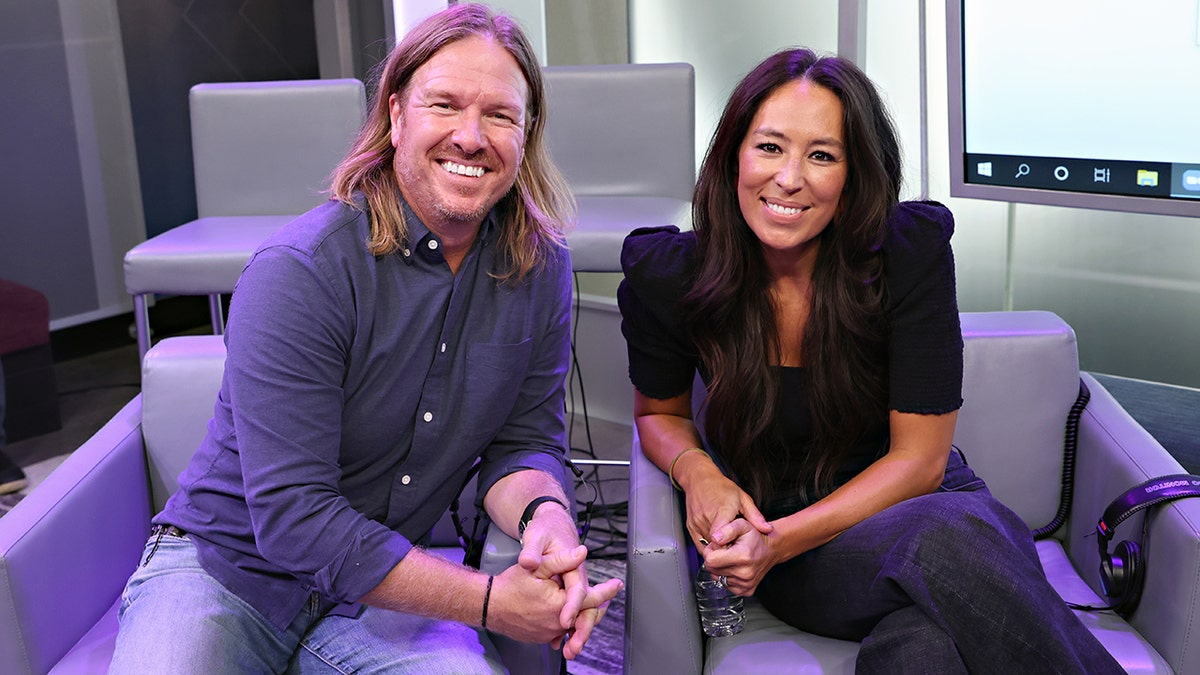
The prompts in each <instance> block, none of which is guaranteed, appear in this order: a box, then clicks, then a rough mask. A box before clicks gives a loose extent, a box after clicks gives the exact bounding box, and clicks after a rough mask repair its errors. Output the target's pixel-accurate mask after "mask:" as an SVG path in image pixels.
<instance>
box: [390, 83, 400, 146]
mask: <svg viewBox="0 0 1200 675" xmlns="http://www.w3.org/2000/svg"><path fill="white" fill-rule="evenodd" d="M388 119H390V120H391V123H392V133H391V136H392V147H395V146H396V144H397V143H399V142H400V131H401V129H403V128H404V101H403V99H402V97H401V96H400V94H399V93H398V92H397V93H395V94H392V95H391V96H388Z"/></svg>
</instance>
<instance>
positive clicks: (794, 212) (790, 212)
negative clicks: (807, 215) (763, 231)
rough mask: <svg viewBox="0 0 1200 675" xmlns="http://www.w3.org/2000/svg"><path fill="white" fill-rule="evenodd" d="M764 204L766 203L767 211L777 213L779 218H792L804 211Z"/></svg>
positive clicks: (768, 203) (769, 203)
mask: <svg viewBox="0 0 1200 675" xmlns="http://www.w3.org/2000/svg"><path fill="white" fill-rule="evenodd" d="M765 203H766V205H767V208H768V209H771V210H772V211H774V212H775V213H778V214H779V215H781V216H794V215H797V214H799V213H800V212H801V211H803V210H804V209H794V208H791V207H789V206H780V205H779V204H772V203H771V202H765Z"/></svg>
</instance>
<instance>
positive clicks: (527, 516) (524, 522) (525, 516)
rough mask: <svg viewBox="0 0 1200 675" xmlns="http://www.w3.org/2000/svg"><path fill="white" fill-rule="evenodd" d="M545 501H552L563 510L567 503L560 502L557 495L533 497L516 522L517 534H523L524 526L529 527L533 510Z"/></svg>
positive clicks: (565, 508)
mask: <svg viewBox="0 0 1200 675" xmlns="http://www.w3.org/2000/svg"><path fill="white" fill-rule="evenodd" d="M546 502H554V503H555V504H558V505H559V506H561V507H563V510H564V511H566V510H567V505H566V504H564V503H562V501H560V500H559V499H558V497H549V496H543V497H538V498H537V499H534V500H533V501H531V502H529V505H528V506H526V507H525V511H524V512H523V513H522V514H521V520H520V522H518V523H517V534H518V536H524V534H525V528H526V527H529V521H531V520H533V512H534V511H537V508H538V507H539V506H541V505H542V504H545V503H546Z"/></svg>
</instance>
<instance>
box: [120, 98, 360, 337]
mask: <svg viewBox="0 0 1200 675" xmlns="http://www.w3.org/2000/svg"><path fill="white" fill-rule="evenodd" d="M364 98H365V97H364V93H363V85H362V82H360V81H358V80H355V79H340V80H291V81H280V82H230V83H219V84H199V85H196V86H194V87H192V89H191V92H190V94H189V98H188V100H189V107H190V110H191V120H192V154H193V163H194V166H195V173H196V207H197V213H198V216H199V217H198V218H197V219H196V220H193V221H190V222H187V223H184V224H182V225H180V226H178V227H175V228H173V229H171V230H168V231H166V232H163V233H162V234H160V235H158V236H155V237H153V238H151V239H148V240H147V241H145V242H143V243H141V244H138V245H137V246H135V247H134V248H132V249H130V250H129V252H128V253H126V254H125V290H126V291H127V292H128V293H129V294H130V295H132V296H133V304H134V321H135V324H136V327H137V340H138V355H139V357H143V356H145V355H146V351H147V350H148V349H149V348H150V326H149V323H150V318H149V313H148V309H147V302H148V299H149V298H148V296H150V295H152V294H156V293H162V294H172V295H207V296H209V304H210V309H211V313H212V322H213V332H214V333H218V334H220V333H222V332H224V324H225V320H224V312H223V309H222V306H221V295H222V294H224V293H231V292H232V291H233V287H234V284H236V283H237V279H238V277H239V276H240V275H241V273H242V268H243V267H244V266H245V265H246V261H247V260H249V259H250V256H251V255H252V254H253V253H254V251H255V250H256V249H257V248H258V246H259V244H261V243H262V241H263V240H264V239H266V238H267V236H269V235H270V234H271V233H273V232H274V231H275V230H277V229H279V227H280V226H282V225H283V224H284V223H286V222H288V221H289V220H291V219H292V218H294V217H295V216H297V215H299V214H301V213H304V212H305V211H307V210H309V209H311V208H313V207H314V206H317V205H318V204H320V203H321V202H322V201H324V200H325V196H324V195H323V194H322V190H323V189H324V188H325V187H327V179H328V177H329V175H330V173H331V172H332V171H333V168H334V167H335V166H337V164H338V162H340V161H341V160H342V158H343V157H345V155H346V151H347V150H349V148H350V144H351V142H352V141H353V139H354V136H355V135H356V134H357V133H358V129H359V127H360V126H361V124H362V120H363V110H364V107H365V103H364Z"/></svg>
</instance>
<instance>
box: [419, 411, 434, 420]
mask: <svg viewBox="0 0 1200 675" xmlns="http://www.w3.org/2000/svg"><path fill="white" fill-rule="evenodd" d="M421 419H423V420H425V421H426V422H432V421H433V413H431V412H427V413H425V414H424V415H423V416H422V417H421Z"/></svg>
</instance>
